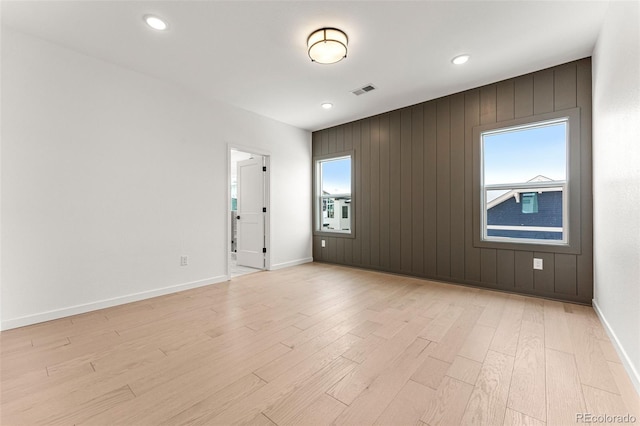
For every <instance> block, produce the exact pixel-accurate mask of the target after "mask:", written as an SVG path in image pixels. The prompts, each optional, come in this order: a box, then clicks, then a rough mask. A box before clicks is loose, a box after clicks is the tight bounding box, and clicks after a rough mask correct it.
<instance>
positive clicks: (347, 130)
mask: <svg viewBox="0 0 640 426" xmlns="http://www.w3.org/2000/svg"><path fill="white" fill-rule="evenodd" d="M353 126H354V124H353V123H349V124H345V125H344V126H340V128H341V129H342V138H343V143H344V146H343V150H345V151H349V150H352V149H353ZM351 167H353V168H354V170H355V167H356V163H355V158H354V161H353V162H352V164H351ZM353 188H355V182H352V192H353V191H354V189H353ZM352 197H353V196H352ZM352 203H353V198H352ZM354 211H355V210H352V217H351V227H352V229H353V226H354V223H355V220H354V218H353V212H354ZM344 264H345V265H353V238H345V239H344Z"/></svg>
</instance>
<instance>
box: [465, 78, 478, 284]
mask: <svg viewBox="0 0 640 426" xmlns="http://www.w3.org/2000/svg"><path fill="white" fill-rule="evenodd" d="M464 111H465V112H464V122H465V126H464V130H465V135H464V182H465V184H464V202H465V204H464V211H465V226H464V233H465V241H466V245H465V257H464V259H465V277H466V279H467V280H469V281H475V282H479V281H480V249H479V248H476V247H474V246H473V232H474V230H473V213H472V212H473V208H472V207H473V194H474V191H477V190H479V188H475V187H474V186H473V127H474V126H477V125H478V124H480V91H479V90H472V91H469V92H467V93H465V97H464Z"/></svg>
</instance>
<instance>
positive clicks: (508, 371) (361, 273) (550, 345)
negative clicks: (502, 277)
mask: <svg viewBox="0 0 640 426" xmlns="http://www.w3.org/2000/svg"><path fill="white" fill-rule="evenodd" d="M0 345H1V365H0V390H1V393H0V423H1V424H2V425H40V424H42V425H44V424H47V425H48V424H60V425H84V424H86V425H114V424H137V425H158V424H162V425H182V424H190V425H191V424H193V425H196V424H253V425H256V424H257V425H259V424H268V425H273V424H276V425H323V424H336V425H369V424H378V425H405V424H406V425H456V424H465V425H466V424H486V425H522V424H533V425H545V424H546V425H564V424H575V423H576V415H577V414H578V413H586V412H589V413H591V414H594V415H601V414H608V415H626V414H630V415H633V416H636V418H637V419H639V420H640V409H639V407H640V399H639V398H638V395H637V394H636V393H635V390H634V388H633V386H632V385H631V382H630V380H629V378H628V376H626V374H625V372H624V368H623V366H622V364H621V363H620V360H619V359H618V357H617V355H616V352H615V350H614V349H613V347H612V345H611V342H610V341H609V339H608V338H607V335H606V333H605V332H604V329H603V328H602V325H601V324H600V322H599V321H598V318H597V316H596V315H595V313H594V311H593V310H592V309H591V308H589V307H584V306H578V305H571V304H566V303H560V302H553V301H546V300H541V299H536V298H531V297H525V296H518V295H509V294H504V293H498V292H491V291H487V290H481V289H475V288H466V287H461V286H455V285H448V284H443V283H435V282H431V281H426V280H420V279H415V278H410V277H403V276H395V275H389V274H382V273H378V272H373V271H365V270H358V269H350V268H345V267H340V266H335V265H328V264H317V263H316V264H307V265H302V266H297V267H293V268H288V269H283V270H279V271H274V272H260V273H255V274H251V275H245V276H242V277H238V278H236V279H233V280H232V281H230V282H226V283H221V284H216V285H212V286H207V287H202V288H199V289H195V290H190V291H185V292H181V293H176V294H171V295H167V296H163V297H158V298H154V299H149V300H145V301H140V302H136V303H131V304H128V305H123V306H118V307H114V308H109V309H104V310H100V311H95V312H91V313H87V314H83V315H78V316H74V317H69V318H63V319H60V320H56V321H51V322H47V323H42V324H37V325H33V326H30V327H24V328H20V329H16V330H9V331H6V332H2V333H1V334H0Z"/></svg>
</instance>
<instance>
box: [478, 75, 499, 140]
mask: <svg viewBox="0 0 640 426" xmlns="http://www.w3.org/2000/svg"><path fill="white" fill-rule="evenodd" d="M495 122H496V85H495V84H492V85H491V86H485V87H483V88H481V89H480V124H489V123H495ZM474 143H475V142H474Z"/></svg>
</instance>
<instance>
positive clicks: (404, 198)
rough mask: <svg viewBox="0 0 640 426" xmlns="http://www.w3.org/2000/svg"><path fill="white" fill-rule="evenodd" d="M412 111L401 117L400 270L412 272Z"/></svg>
mask: <svg viewBox="0 0 640 426" xmlns="http://www.w3.org/2000/svg"><path fill="white" fill-rule="evenodd" d="M411 176H412V175H411V110H410V109H408V108H405V109H403V110H402V112H401V115H400V192H401V196H400V206H399V208H400V217H401V222H400V238H401V240H400V245H401V247H400V254H401V256H400V270H401V271H402V272H406V273H410V272H411V260H412V258H413V253H412V252H411V248H412V247H411V234H412V231H411V217H412V215H411V209H412V208H413V203H412V200H411Z"/></svg>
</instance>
